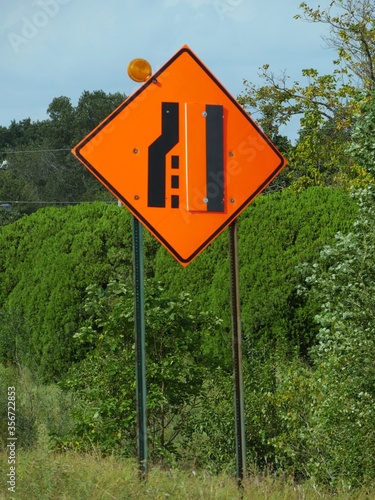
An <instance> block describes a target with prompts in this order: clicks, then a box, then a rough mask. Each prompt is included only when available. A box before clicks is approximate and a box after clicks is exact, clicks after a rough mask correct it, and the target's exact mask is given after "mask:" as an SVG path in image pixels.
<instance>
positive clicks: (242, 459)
mask: <svg viewBox="0 0 375 500" xmlns="http://www.w3.org/2000/svg"><path fill="white" fill-rule="evenodd" d="M229 267H230V296H231V313H232V349H233V378H234V410H235V429H236V464H237V482H238V485H239V486H241V485H242V480H243V478H244V475H245V473H246V444H245V411H244V387H243V372H242V332H241V312H240V278H239V263H238V222H237V219H235V220H234V221H233V222H232V223H231V224H230V225H229Z"/></svg>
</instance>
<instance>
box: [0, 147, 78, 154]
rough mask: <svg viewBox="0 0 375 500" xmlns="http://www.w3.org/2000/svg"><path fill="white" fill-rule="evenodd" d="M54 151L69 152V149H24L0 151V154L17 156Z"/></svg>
mask: <svg viewBox="0 0 375 500" xmlns="http://www.w3.org/2000/svg"><path fill="white" fill-rule="evenodd" d="M55 151H71V149H69V148H60V149H25V150H23V151H22V150H21V151H0V154H3V155H8V154H10V155H17V154H19V153H53V152H55Z"/></svg>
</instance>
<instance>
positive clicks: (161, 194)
mask: <svg viewBox="0 0 375 500" xmlns="http://www.w3.org/2000/svg"><path fill="white" fill-rule="evenodd" d="M161 106H162V108H161V135H160V136H159V137H158V138H157V139H156V140H155V141H154V142H153V143H152V144H151V145H150V146H149V148H148V206H149V207H165V190H166V159H165V157H166V155H167V153H169V151H170V150H171V149H172V148H173V147H174V146H175V145H176V144H177V143H178V141H179V134H178V123H179V122H178V120H179V117H178V111H179V110H178V102H162V103H161ZM173 204H174V205H176V201H174V203H173ZM173 208H175V206H174V207H173Z"/></svg>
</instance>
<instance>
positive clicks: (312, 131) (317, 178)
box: [239, 0, 375, 191]
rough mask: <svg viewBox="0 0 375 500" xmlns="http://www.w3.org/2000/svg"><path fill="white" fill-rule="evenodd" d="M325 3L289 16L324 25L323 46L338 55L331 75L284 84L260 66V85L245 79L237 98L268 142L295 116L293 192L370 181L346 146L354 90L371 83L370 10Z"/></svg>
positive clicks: (353, 3)
mask: <svg viewBox="0 0 375 500" xmlns="http://www.w3.org/2000/svg"><path fill="white" fill-rule="evenodd" d="M327 3H328V6H327V8H322V7H320V6H318V7H317V8H312V7H309V6H308V4H307V3H305V2H303V3H302V4H301V6H300V7H301V9H302V12H303V13H302V14H300V15H297V16H295V17H296V18H297V19H299V18H303V19H305V20H308V21H312V22H321V23H326V24H327V25H328V27H329V30H330V36H329V37H328V40H327V42H328V45H329V46H330V47H332V48H334V49H336V50H337V53H338V59H337V60H335V61H334V63H335V64H336V68H335V69H334V71H333V73H332V74H328V75H319V74H318V72H317V71H316V70H315V69H313V68H305V69H302V78H303V80H302V82H301V83H300V82H293V83H292V84H290V83H289V82H288V77H287V75H286V74H285V73H284V74H282V75H281V76H276V75H275V74H274V73H273V72H272V71H270V68H269V65H268V64H265V65H264V66H263V68H262V72H261V75H260V76H261V78H262V80H263V81H264V84H263V85H261V86H257V85H255V84H251V83H249V82H247V81H245V90H244V92H243V93H242V95H241V96H240V97H239V101H240V102H241V104H242V105H244V106H245V108H246V109H248V110H249V111H250V112H257V114H259V120H258V121H259V123H260V125H261V126H262V128H263V129H264V130H265V132H266V133H267V134H269V135H270V137H271V138H272V137H273V136H275V135H277V134H278V130H279V126H280V125H283V124H287V123H289V121H290V120H291V119H292V117H293V116H296V115H299V116H300V117H301V118H300V127H301V128H300V133H299V139H298V141H297V143H296V147H295V148H289V149H288V151H287V157H288V159H289V169H288V182H289V184H291V185H292V186H293V189H295V190H297V191H300V190H303V189H306V188H307V187H309V186H312V185H321V186H324V185H328V186H333V187H337V186H340V187H342V188H344V189H349V188H350V187H351V186H353V185H355V186H357V187H365V186H366V185H367V184H368V183H369V182H370V181H371V177H370V176H369V174H368V172H366V171H364V169H363V168H361V167H360V166H358V165H357V164H354V163H353V159H352V157H351V156H350V154H349V153H348V148H347V146H348V144H349V143H350V138H351V130H352V124H353V116H354V115H355V114H356V112H357V111H358V100H357V99H356V96H357V90H358V89H360V90H362V89H364V90H365V91H368V89H371V88H372V85H373V82H374V71H373V63H374V59H375V51H374V49H375V44H374V40H375V38H374V32H375V31H374V23H375V18H374V7H373V5H372V2H370V1H368V0H333V1H330V2H327ZM355 76H357V77H358V79H357V80H356V79H355Z"/></svg>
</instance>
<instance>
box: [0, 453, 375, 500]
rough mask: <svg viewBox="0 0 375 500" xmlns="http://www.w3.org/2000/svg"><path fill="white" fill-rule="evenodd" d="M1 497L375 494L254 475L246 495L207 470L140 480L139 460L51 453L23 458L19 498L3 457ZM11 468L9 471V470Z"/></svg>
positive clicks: (94, 499)
mask: <svg viewBox="0 0 375 500" xmlns="http://www.w3.org/2000/svg"><path fill="white" fill-rule="evenodd" d="M0 459H1V463H2V467H1V469H0V474H1V478H0V484H1V485H2V492H1V493H0V498H16V499H20V500H61V499H69V500H70V499H71V500H86V499H87V500H103V499H124V500H125V499H164V500H165V499H189V500H190V499H191V500H196V499H202V500H203V499H204V500H208V499H218V500H224V499H225V500H236V499H240V498H244V499H252V500H258V499H259V500H260V499H275V500H276V499H277V500H279V499H280V500H281V499H285V500H294V499H322V498H324V499H328V498H332V499H333V498H335V499H337V498H340V499H349V498H350V499H357V500H361V499H366V500H367V499H369V498H374V497H375V490H373V491H371V492H370V491H366V490H365V489H363V490H361V491H358V490H357V491H355V492H352V493H350V492H336V493H335V494H333V493H328V492H324V491H322V490H317V489H316V488H315V487H314V484H313V483H305V484H303V485H296V484H294V483H293V482H291V481H288V480H282V479H277V478H273V477H272V476H261V475H252V476H250V477H249V478H248V479H246V480H245V481H244V484H243V489H242V491H240V490H239V489H238V487H237V484H236V481H235V480H234V478H232V477H229V476H227V475H218V476H212V475H209V474H207V473H205V472H204V471H200V472H196V473H195V472H194V471H186V470H177V469H172V470H161V469H158V468H153V469H151V470H150V472H149V474H148V478H147V480H140V478H139V475H138V467H137V464H136V463H135V462H134V461H131V460H128V459H115V458H114V457H108V458H100V457H98V456H95V454H86V455H80V454H77V453H75V452H67V453H64V454H54V453H51V452H49V451H48V450H46V449H43V448H41V449H38V450H33V451H21V452H20V453H19V454H18V461H17V471H16V493H15V494H13V493H12V494H11V495H9V497H8V495H7V492H6V490H5V489H4V487H3V486H4V477H5V474H6V467H4V466H3V464H4V463H6V454H5V453H2V454H1V455H0ZM4 469H5V470H4Z"/></svg>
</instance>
